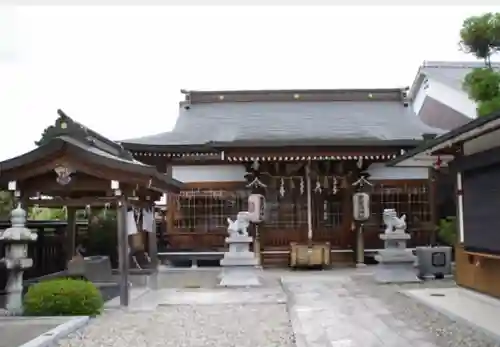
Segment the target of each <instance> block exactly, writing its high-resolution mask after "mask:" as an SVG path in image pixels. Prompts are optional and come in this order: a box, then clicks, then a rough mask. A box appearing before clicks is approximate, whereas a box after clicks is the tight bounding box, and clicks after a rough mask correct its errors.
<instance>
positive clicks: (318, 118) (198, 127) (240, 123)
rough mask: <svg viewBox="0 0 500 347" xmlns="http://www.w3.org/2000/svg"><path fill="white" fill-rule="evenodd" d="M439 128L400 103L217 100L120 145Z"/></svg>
mask: <svg viewBox="0 0 500 347" xmlns="http://www.w3.org/2000/svg"><path fill="white" fill-rule="evenodd" d="M424 133H435V134H441V133H443V130H441V129H437V128H432V127H430V126H427V125H425V124H424V123H423V122H422V121H421V120H420V119H419V118H418V117H416V115H415V114H414V113H413V111H412V109H411V108H410V107H404V106H403V102H402V101H320V102H314V101H304V102H301V101H294V102H283V101H279V102H220V103H199V104H192V105H190V106H189V108H188V109H185V108H184V107H182V106H181V107H180V108H179V117H178V119H177V122H176V124H175V127H174V129H173V131H171V132H166V133H161V134H157V135H152V136H145V137H141V138H136V139H130V140H124V141H122V142H123V143H130V144H144V145H202V144H206V143H209V142H232V141H246V140H256V141H258V140H278V141H283V140H285V141H286V140H308V139H314V140H321V139H331V140H334V139H335V140H411V139H417V140H421V139H422V134H424Z"/></svg>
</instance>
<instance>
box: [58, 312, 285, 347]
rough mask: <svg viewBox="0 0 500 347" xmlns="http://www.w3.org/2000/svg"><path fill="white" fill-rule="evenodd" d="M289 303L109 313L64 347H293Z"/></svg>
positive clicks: (76, 335) (75, 336) (63, 345)
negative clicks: (287, 306) (287, 304)
mask: <svg viewBox="0 0 500 347" xmlns="http://www.w3.org/2000/svg"><path fill="white" fill-rule="evenodd" d="M292 336H293V334H292V330H291V327H290V322H289V318H288V314H287V311H286V306H285V305H284V304H249V305H245V304H231V305H225V304H222V305H220V304H216V305H172V306H160V307H158V308H157V309H156V310H155V311H146V312H124V311H121V310H115V311H110V312H106V313H105V314H104V315H103V316H101V317H99V318H98V319H95V320H93V321H92V322H91V323H90V324H89V326H87V327H86V328H85V329H84V330H82V331H80V332H78V333H77V334H74V335H72V336H70V337H69V338H68V339H66V340H63V341H60V346H61V347H145V346H148V347H153V346H165V347H168V346H172V347H174V346H175V347H210V346H217V347H230V346H235V347H236V346H239V347H244V346H249V347H274V346H276V347H278V346H279V347H293V346H294V342H293V337H292Z"/></svg>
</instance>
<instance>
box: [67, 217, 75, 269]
mask: <svg viewBox="0 0 500 347" xmlns="http://www.w3.org/2000/svg"><path fill="white" fill-rule="evenodd" d="M67 213H68V219H67V223H68V224H67V225H66V245H65V246H66V261H70V260H71V259H72V258H73V256H74V255H75V252H76V251H75V247H76V245H75V244H76V207H68V208H67Z"/></svg>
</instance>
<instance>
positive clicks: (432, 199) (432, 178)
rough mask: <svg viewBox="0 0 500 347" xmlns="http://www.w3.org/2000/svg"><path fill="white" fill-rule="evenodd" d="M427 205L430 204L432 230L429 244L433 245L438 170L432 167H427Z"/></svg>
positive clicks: (435, 226)
mask: <svg viewBox="0 0 500 347" xmlns="http://www.w3.org/2000/svg"><path fill="white" fill-rule="evenodd" d="M428 182H429V206H430V211H429V212H430V214H431V216H430V217H431V218H430V220H431V225H432V231H431V235H430V238H429V239H430V240H429V241H430V244H431V245H435V244H436V240H437V235H436V233H437V232H438V227H439V226H438V223H439V220H438V216H437V214H438V211H437V203H436V200H437V185H438V172H437V171H436V170H434V169H433V168H430V169H429V180H428Z"/></svg>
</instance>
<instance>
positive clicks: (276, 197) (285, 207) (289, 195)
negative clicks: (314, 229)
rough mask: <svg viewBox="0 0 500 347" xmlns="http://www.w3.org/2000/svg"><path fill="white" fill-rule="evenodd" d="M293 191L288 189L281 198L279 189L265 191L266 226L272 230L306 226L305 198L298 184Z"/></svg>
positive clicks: (270, 188)
mask: <svg viewBox="0 0 500 347" xmlns="http://www.w3.org/2000/svg"><path fill="white" fill-rule="evenodd" d="M294 184H295V185H294V187H295V188H294V189H292V188H288V189H287V190H286V191H285V194H284V196H281V194H280V192H279V187H276V188H272V187H269V188H268V189H267V191H266V200H267V201H266V204H267V219H266V226H268V227H272V228H282V229H294V228H297V227H300V226H307V196H306V193H305V192H304V193H301V192H300V189H299V188H297V187H299V182H298V179H297V182H296V183H294Z"/></svg>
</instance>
